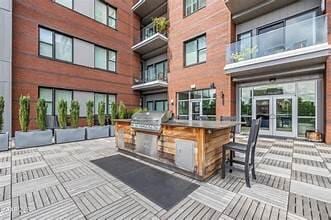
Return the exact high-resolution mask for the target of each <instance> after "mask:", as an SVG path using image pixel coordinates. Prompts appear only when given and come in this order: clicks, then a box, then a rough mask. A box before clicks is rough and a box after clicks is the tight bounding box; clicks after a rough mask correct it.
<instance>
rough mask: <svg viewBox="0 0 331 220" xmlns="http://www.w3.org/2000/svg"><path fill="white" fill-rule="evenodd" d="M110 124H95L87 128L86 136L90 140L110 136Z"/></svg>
mask: <svg viewBox="0 0 331 220" xmlns="http://www.w3.org/2000/svg"><path fill="white" fill-rule="evenodd" d="M109 132H110V129H109V125H106V126H94V127H87V128H86V137H87V139H88V140H90V139H97V138H106V137H109Z"/></svg>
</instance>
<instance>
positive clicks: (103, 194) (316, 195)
mask: <svg viewBox="0 0 331 220" xmlns="http://www.w3.org/2000/svg"><path fill="white" fill-rule="evenodd" d="M238 138H239V139H240V140H242V141H245V139H246V138H245V137H243V136H240V137H238ZM117 153H118V152H117V150H116V148H115V140H114V138H109V139H99V140H92V141H84V142H77V143H70V144H62V145H52V146H47V147H40V148H30V149H23V150H11V151H9V152H2V153H0V210H1V213H0V217H1V218H2V219H9V218H10V217H11V218H12V219H105V218H109V219H184V218H186V219H219V218H220V219H286V218H288V219H330V218H331V172H330V169H331V147H330V146H327V145H325V144H313V143H309V142H304V141H297V140H279V139H277V140H274V139H266V138H260V140H259V142H258V146H257V152H256V156H257V180H253V181H252V187H251V188H247V187H246V186H245V182H244V178H243V177H242V173H241V172H238V171H236V170H234V172H233V173H231V174H230V173H228V172H227V175H226V178H225V179H221V178H220V175H219V174H218V175H215V176H214V177H212V178H211V179H210V180H209V181H208V182H204V183H202V182H198V181H194V180H192V179H190V178H187V177H184V176H182V175H180V174H176V173H172V172H170V171H167V170H165V169H162V168H160V169H161V170H164V171H165V172H169V173H172V174H173V175H176V176H178V177H181V178H184V179H186V180H189V181H194V182H195V183H197V184H199V185H200V187H199V188H198V189H197V190H195V191H194V192H193V193H191V194H190V195H189V196H187V197H186V198H185V199H184V200H182V201H181V202H180V203H178V204H177V205H176V206H175V207H173V208H172V209H170V210H169V211H166V210H163V209H162V208H160V207H159V206H158V205H156V204H154V203H152V202H151V201H149V200H147V199H146V198H144V197H143V196H142V195H140V194H139V193H138V192H136V191H135V190H134V189H131V188H130V187H129V186H127V185H125V184H124V183H122V182H121V181H119V180H118V179H116V178H115V177H113V176H111V175H110V174H108V173H107V172H105V171H104V170H102V169H101V168H99V167H97V166H96V165H94V164H93V163H91V162H90V160H94V159H99V158H103V157H108V156H111V155H114V154H117ZM151 166H152V165H151Z"/></svg>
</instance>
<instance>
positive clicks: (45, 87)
mask: <svg viewBox="0 0 331 220" xmlns="http://www.w3.org/2000/svg"><path fill="white" fill-rule="evenodd" d="M40 89H50V90H52V114H51V116H55V115H56V103H55V99H56V97H55V92H56V90H64V91H71V94H72V95H71V100H74V92H89V93H93V103H94V105H95V94H103V95H106V114H107V115H109V114H110V109H109V108H110V106H109V96H114V97H115V103H117V94H115V93H104V92H94V91H88V90H76V89H66V88H55V87H48V86H39V87H38V98H40ZM70 104H71V103H68V107H69V108H70ZM94 115H95V113H94ZM79 118H86V116H85V117H82V116H79Z"/></svg>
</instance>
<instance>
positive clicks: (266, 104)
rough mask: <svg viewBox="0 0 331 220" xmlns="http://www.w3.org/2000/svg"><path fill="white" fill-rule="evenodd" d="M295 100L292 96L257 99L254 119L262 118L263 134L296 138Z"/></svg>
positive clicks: (254, 104)
mask: <svg viewBox="0 0 331 220" xmlns="http://www.w3.org/2000/svg"><path fill="white" fill-rule="evenodd" d="M296 108H297V104H296V102H295V98H294V97H293V96H290V95H280V96H266V97H255V98H254V99H253V118H255V119H257V118H261V119H262V123H261V134H264V135H274V136H282V137H294V136H295V134H296V126H297V125H296V121H297V117H296V112H295V109H296Z"/></svg>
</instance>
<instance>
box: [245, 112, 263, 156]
mask: <svg viewBox="0 0 331 220" xmlns="http://www.w3.org/2000/svg"><path fill="white" fill-rule="evenodd" d="M260 127H261V118H259V119H253V120H252V124H251V129H250V131H249V137H248V142H247V151H246V159H247V160H249V156H250V154H251V156H252V160H253V161H254V157H255V147H256V143H257V138H258V136H259V131H260Z"/></svg>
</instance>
